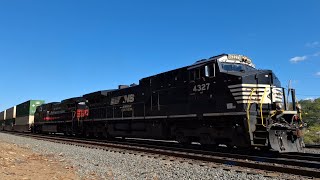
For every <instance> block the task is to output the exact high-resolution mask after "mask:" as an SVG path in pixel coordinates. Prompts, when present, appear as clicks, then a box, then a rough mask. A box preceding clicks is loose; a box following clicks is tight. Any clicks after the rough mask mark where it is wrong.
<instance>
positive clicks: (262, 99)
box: [260, 87, 272, 127]
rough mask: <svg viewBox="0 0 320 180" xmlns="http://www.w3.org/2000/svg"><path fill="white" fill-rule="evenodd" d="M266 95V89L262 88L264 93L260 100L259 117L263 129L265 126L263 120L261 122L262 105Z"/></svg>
mask: <svg viewBox="0 0 320 180" xmlns="http://www.w3.org/2000/svg"><path fill="white" fill-rule="evenodd" d="M271 93H272V92H271ZM266 94H267V87H265V88H264V93H263V95H262V98H261V100H260V116H261V124H262V126H263V127H266V125H265V124H264V120H263V113H262V104H263V102H264V98H265V97H266Z"/></svg>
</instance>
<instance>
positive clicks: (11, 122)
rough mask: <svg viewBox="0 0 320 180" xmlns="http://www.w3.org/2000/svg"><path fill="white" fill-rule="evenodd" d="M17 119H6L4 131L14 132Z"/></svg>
mask: <svg viewBox="0 0 320 180" xmlns="http://www.w3.org/2000/svg"><path fill="white" fill-rule="evenodd" d="M14 121H15V119H6V120H5V121H4V130H6V131H12V130H13V125H14Z"/></svg>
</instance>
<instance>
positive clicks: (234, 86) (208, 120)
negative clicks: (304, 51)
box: [32, 54, 303, 152]
mask: <svg viewBox="0 0 320 180" xmlns="http://www.w3.org/2000/svg"><path fill="white" fill-rule="evenodd" d="M291 92H292V97H293V102H292V104H290V106H291V107H292V110H289V106H288V105H287V103H286V96H285V93H284V88H282V87H281V85H280V81H279V80H278V78H277V77H276V75H275V74H274V73H273V72H272V71H271V70H257V69H256V68H255V66H254V65H253V64H252V62H251V60H250V59H249V58H247V57H245V56H242V55H232V54H222V55H218V56H214V57H211V58H209V59H203V60H200V61H197V62H196V63H194V64H192V65H190V66H186V67H182V68H179V69H175V70H172V71H168V72H164V73H161V74H157V75H154V76H150V77H146V78H143V79H141V80H140V82H139V85H136V84H132V85H130V86H123V85H122V86H119V88H118V89H113V90H105V91H98V92H93V93H90V94H86V95H83V96H82V97H79V98H71V99H68V100H64V101H62V102H60V103H49V104H43V105H41V106H39V107H38V108H37V111H36V113H35V121H34V124H33V127H32V130H33V131H34V132H36V133H65V134H76V135H87V136H100V137H105V138H109V137H132V138H147V139H163V140H176V141H178V142H180V143H183V144H189V143H191V142H199V143H201V144H202V145H218V144H224V145H227V146H231V147H233V146H236V147H266V148H271V149H274V150H276V151H280V152H292V151H302V150H303V141H302V137H301V133H299V132H300V131H301V129H302V128H303V125H301V123H300V124H299V125H297V123H298V121H295V120H296V118H295V117H299V114H298V112H297V109H296V108H295V107H296V104H295V98H294V90H292V91H291ZM293 121H294V122H293Z"/></svg>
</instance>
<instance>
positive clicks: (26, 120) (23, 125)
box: [13, 116, 34, 132]
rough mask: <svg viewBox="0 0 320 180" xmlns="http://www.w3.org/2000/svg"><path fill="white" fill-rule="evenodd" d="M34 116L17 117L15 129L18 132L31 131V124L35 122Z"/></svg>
mask: <svg viewBox="0 0 320 180" xmlns="http://www.w3.org/2000/svg"><path fill="white" fill-rule="evenodd" d="M33 121H34V116H23V117H17V118H16V120H15V125H14V127H13V129H14V130H15V131H18V132H27V131H30V127H31V124H33Z"/></svg>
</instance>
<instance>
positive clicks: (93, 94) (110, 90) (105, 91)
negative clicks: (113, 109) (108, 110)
mask: <svg viewBox="0 0 320 180" xmlns="http://www.w3.org/2000/svg"><path fill="white" fill-rule="evenodd" d="M115 90H117V89H108V90H102V91H96V92H92V93H88V94H85V95H83V96H82V97H84V98H87V97H92V96H99V95H103V96H107V95H108V93H109V92H112V91H115Z"/></svg>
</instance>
